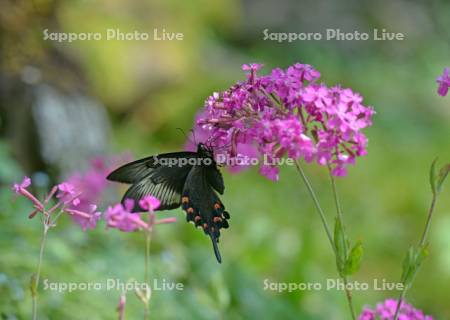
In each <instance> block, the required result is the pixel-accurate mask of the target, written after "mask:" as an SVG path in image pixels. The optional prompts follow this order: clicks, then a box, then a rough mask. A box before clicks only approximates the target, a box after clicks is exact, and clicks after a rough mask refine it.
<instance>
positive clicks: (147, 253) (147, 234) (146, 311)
mask: <svg viewBox="0 0 450 320" xmlns="http://www.w3.org/2000/svg"><path fill="white" fill-rule="evenodd" d="M151 214H152V213H149V214H148V225H149V227H148V228H147V229H146V230H145V266H144V268H145V269H144V282H145V284H146V289H145V290H146V291H145V297H146V298H145V302H144V320H148V319H149V315H150V309H149V304H150V301H149V300H150V299H149V297H150V292H149V291H150V290H151V289H150V277H149V266H150V243H151V236H152V226H151V224H152V221H151V220H152V218H151Z"/></svg>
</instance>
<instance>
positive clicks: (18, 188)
mask: <svg viewBox="0 0 450 320" xmlns="http://www.w3.org/2000/svg"><path fill="white" fill-rule="evenodd" d="M30 185H31V179H30V178H28V177H26V176H25V177H23V180H22V182H21V183H15V184H14V185H13V187H12V189H13V190H14V192H15V193H16V194H18V195H22V196H24V197H25V198H27V199H28V200H30V201H31V202H32V203H33V205H34V208H35V209H36V210H35V211H33V212H32V213H31V214H30V215H29V217H30V218H33V217H34V216H35V215H36V213H37V212H40V211H43V210H44V205H43V204H42V202H41V201H39V200H38V199H37V198H36V197H35V196H34V195H33V194H32V193H31V192H29V191H28V190H27V188H28V187H29V186H30Z"/></svg>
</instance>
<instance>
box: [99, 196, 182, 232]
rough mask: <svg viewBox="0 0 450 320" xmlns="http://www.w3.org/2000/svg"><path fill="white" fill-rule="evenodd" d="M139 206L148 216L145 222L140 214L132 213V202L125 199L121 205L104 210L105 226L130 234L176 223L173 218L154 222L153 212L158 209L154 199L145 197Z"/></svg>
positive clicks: (157, 201) (156, 201)
mask: <svg viewBox="0 0 450 320" xmlns="http://www.w3.org/2000/svg"><path fill="white" fill-rule="evenodd" d="M139 205H140V207H141V208H143V209H145V210H147V211H148V213H149V214H150V216H149V219H148V221H147V222H145V221H144V220H142V218H141V214H140V213H132V210H133V208H134V200H132V199H126V200H125V203H124V204H123V205H122V204H121V203H119V204H116V205H114V206H110V207H108V209H106V212H105V219H106V222H107V226H108V227H110V228H115V229H118V230H120V231H124V232H131V231H136V230H141V229H152V227H153V226H154V225H156V224H162V223H172V222H175V221H176V219H175V218H165V219H160V220H155V214H154V212H153V211H154V210H156V209H158V207H159V205H160V201H159V200H158V199H156V198H155V197H152V196H146V197H144V198H143V199H141V200H140V201H139Z"/></svg>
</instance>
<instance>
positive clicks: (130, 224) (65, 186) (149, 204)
mask: <svg viewBox="0 0 450 320" xmlns="http://www.w3.org/2000/svg"><path fill="white" fill-rule="evenodd" d="M30 185H31V179H30V178H28V177H24V179H23V181H22V182H21V183H16V184H14V185H13V190H14V192H15V193H16V194H18V195H22V196H24V197H25V198H27V199H29V200H30V201H31V202H32V204H33V207H34V211H33V212H31V214H30V215H29V217H30V219H31V218H33V217H34V216H36V214H38V213H42V214H43V215H44V216H45V217H46V219H44V221H45V222H47V221H48V226H49V227H51V226H54V225H55V223H56V220H57V219H58V218H59V216H60V213H66V214H68V215H70V216H71V217H73V218H74V219H75V220H76V221H77V222H79V223H80V225H81V226H82V228H83V230H84V231H85V230H86V229H88V228H90V229H94V228H95V227H96V225H97V222H98V221H99V220H100V218H101V217H102V213H101V212H100V211H98V210H97V206H96V205H95V204H92V203H91V204H84V202H83V201H84V200H85V199H86V198H82V197H81V195H82V192H80V191H79V190H78V189H77V188H76V187H75V186H74V185H73V184H71V183H69V182H63V183H60V184H59V185H57V186H54V187H53V188H52V189H51V191H50V192H49V193H48V194H47V196H46V197H45V200H44V201H40V200H38V199H37V198H36V197H35V196H34V195H33V194H32V193H31V192H30V191H28V189H27V188H28V187H29V186H30ZM53 198H56V199H55V200H56V203H55V204H52V206H50V202H51V200H52V199H53ZM80 199H81V200H80ZM47 206H50V208H48V209H47V208H46V207H47ZM139 206H140V207H141V208H143V209H145V210H147V211H148V213H149V219H148V220H147V221H144V220H142V218H141V214H140V213H132V210H133V208H134V200H132V199H127V200H126V201H125V204H124V205H122V204H121V203H119V204H115V205H113V206H110V207H108V208H107V210H106V211H105V214H104V218H105V220H106V223H107V226H108V227H110V228H116V229H119V230H121V231H124V232H130V231H135V230H141V229H152V227H153V226H154V225H156V224H163V223H172V222H175V221H176V219H175V218H165V219H159V220H156V219H155V214H154V212H153V211H154V210H156V209H158V207H159V206H160V201H159V200H158V199H156V198H154V197H152V196H146V197H144V198H143V199H141V200H140V201H139Z"/></svg>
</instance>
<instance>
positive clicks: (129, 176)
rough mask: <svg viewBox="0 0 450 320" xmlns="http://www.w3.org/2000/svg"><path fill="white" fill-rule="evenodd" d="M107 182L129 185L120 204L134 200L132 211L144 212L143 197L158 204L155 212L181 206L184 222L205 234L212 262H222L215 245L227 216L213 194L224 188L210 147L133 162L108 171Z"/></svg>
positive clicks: (223, 207) (217, 197)
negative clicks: (141, 202)
mask: <svg viewBox="0 0 450 320" xmlns="http://www.w3.org/2000/svg"><path fill="white" fill-rule="evenodd" d="M107 179H108V180H110V181H115V182H121V183H127V184H131V187H130V188H129V189H128V190H127V191H126V192H125V194H124V196H123V198H122V203H124V201H125V199H134V200H135V207H134V208H133V212H140V211H145V210H143V209H142V208H140V206H139V201H138V200H140V199H142V198H143V197H145V196H146V195H152V196H154V197H156V198H158V199H159V200H160V201H161V205H160V207H159V208H158V209H157V210H171V209H175V208H178V207H180V206H181V207H182V209H183V210H184V211H185V212H186V220H187V222H193V223H194V225H195V226H196V227H199V226H200V227H201V228H202V229H203V231H204V233H205V234H206V235H209V237H210V238H211V240H212V244H213V248H214V254H215V256H216V259H217V261H218V262H219V263H221V262H222V258H221V256H220V252H219V247H218V245H217V243H218V242H219V237H220V230H221V229H222V228H224V229H226V228H228V227H229V224H228V221H227V220H228V219H230V214H229V213H228V212H227V211H225V206H224V205H223V203H222V201H221V200H220V198H219V196H218V195H217V193H219V194H221V195H222V194H223V192H224V190H225V186H224V182H223V177H222V174H221V173H220V171H219V169H218V165H217V163H216V161H215V160H214V150H213V148H212V147H211V146H207V145H206V144H203V143H199V144H198V145H197V152H189V151H184V152H172V153H163V154H159V155H157V156H150V157H147V158H143V159H140V160H136V161H133V162H130V163H127V164H125V165H123V166H121V167H120V168H118V169H116V170H115V171H113V172H111V173H110V174H109V175H108V177H107Z"/></svg>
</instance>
